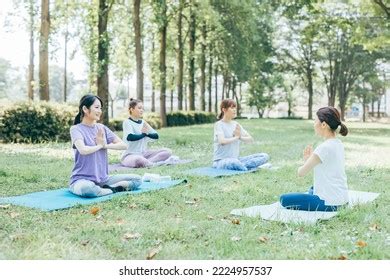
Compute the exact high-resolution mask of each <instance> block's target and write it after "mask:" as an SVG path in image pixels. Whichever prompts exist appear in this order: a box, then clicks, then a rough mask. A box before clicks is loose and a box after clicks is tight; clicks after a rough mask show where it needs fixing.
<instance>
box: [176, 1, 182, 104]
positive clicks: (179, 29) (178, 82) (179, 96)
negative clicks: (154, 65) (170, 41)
mask: <svg viewBox="0 0 390 280" xmlns="http://www.w3.org/2000/svg"><path fill="white" fill-rule="evenodd" d="M183 9H184V0H179V6H178V12H177V23H176V25H177V49H176V54H177V79H176V88H177V102H178V109H179V110H183V75H184V40H183Z"/></svg>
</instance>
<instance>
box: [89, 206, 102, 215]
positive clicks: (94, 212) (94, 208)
mask: <svg viewBox="0 0 390 280" xmlns="http://www.w3.org/2000/svg"><path fill="white" fill-rule="evenodd" d="M99 211H100V208H99V207H97V206H94V207H92V208H91V209H89V213H91V214H92V215H94V216H96V214H97V213H99Z"/></svg>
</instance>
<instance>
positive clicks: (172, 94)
mask: <svg viewBox="0 0 390 280" xmlns="http://www.w3.org/2000/svg"><path fill="white" fill-rule="evenodd" d="M171 112H173V89H171Z"/></svg>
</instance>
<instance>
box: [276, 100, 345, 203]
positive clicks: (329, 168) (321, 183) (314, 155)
mask: <svg viewBox="0 0 390 280" xmlns="http://www.w3.org/2000/svg"><path fill="white" fill-rule="evenodd" d="M339 127H340V134H341V135H342V136H346V135H347V134H348V129H347V127H346V126H345V125H344V124H343V123H341V121H340V113H339V112H338V111H337V109H335V108H333V107H324V108H321V109H319V110H318V111H317V114H316V118H315V121H314V131H315V133H316V134H317V135H319V136H320V137H322V138H324V140H325V141H324V142H323V143H321V144H320V145H319V146H318V147H317V148H316V149H315V150H314V151H313V148H312V147H311V146H310V145H309V146H307V147H306V148H305V150H304V151H303V158H304V160H305V163H304V164H303V165H302V166H301V167H299V168H298V176H300V177H303V176H305V175H306V174H308V173H309V172H310V171H311V170H312V169H314V184H313V187H311V188H310V189H309V192H308V193H289V194H284V195H282V196H281V197H280V202H281V204H282V205H283V206H284V207H286V208H289V209H297V210H306V211H337V208H338V207H339V206H342V205H344V204H346V203H348V186H347V176H346V175H345V159H344V145H343V143H342V142H341V141H340V140H339V139H337V138H336V130H337V129H338V128H339Z"/></svg>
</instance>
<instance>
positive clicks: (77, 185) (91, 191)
mask: <svg viewBox="0 0 390 280" xmlns="http://www.w3.org/2000/svg"><path fill="white" fill-rule="evenodd" d="M121 181H127V182H129V184H130V183H132V184H133V186H134V185H136V186H139V185H140V184H141V176H139V175H135V174H117V175H112V176H109V177H108V180H107V181H105V182H101V183H99V184H96V183H95V182H92V181H90V180H85V179H80V180H77V181H76V182H74V183H73V184H72V185H70V186H69V190H70V191H71V192H72V193H74V194H75V195H79V196H82V197H98V196H103V195H108V194H112V190H110V189H103V188H102V186H103V185H112V184H115V183H118V182H121Z"/></svg>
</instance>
